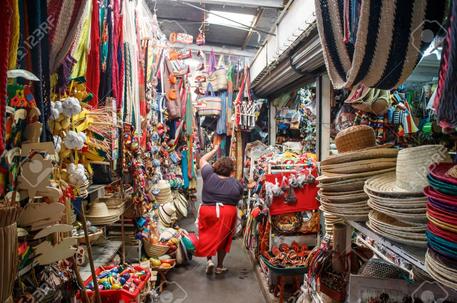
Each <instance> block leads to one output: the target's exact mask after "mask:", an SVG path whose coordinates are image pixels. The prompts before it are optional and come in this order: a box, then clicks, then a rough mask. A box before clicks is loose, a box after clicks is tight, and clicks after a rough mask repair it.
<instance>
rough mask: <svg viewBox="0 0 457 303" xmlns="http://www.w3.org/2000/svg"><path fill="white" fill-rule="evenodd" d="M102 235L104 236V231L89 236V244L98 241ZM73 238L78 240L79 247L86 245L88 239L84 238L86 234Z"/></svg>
mask: <svg viewBox="0 0 457 303" xmlns="http://www.w3.org/2000/svg"><path fill="white" fill-rule="evenodd" d="M101 235H103V230H101V229H100V230H98V231H97V232H95V233H91V234H89V243H93V242H95V241H97V240H98V239H99V238H100V237H101ZM73 238H75V239H77V240H78V244H79V245H81V244H86V237H85V236H84V234H83V235H81V236H74V237H73Z"/></svg>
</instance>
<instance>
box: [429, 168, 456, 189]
mask: <svg viewBox="0 0 457 303" xmlns="http://www.w3.org/2000/svg"><path fill="white" fill-rule="evenodd" d="M455 166H456V165H455V164H453V163H438V164H432V165H430V167H429V172H430V174H431V175H432V177H433V178H434V179H437V180H439V181H441V182H445V183H449V184H453V185H456V186H457V178H454V177H453V176H451V175H449V174H448V172H449V171H450V170H451V169H452V168H453V167H455Z"/></svg>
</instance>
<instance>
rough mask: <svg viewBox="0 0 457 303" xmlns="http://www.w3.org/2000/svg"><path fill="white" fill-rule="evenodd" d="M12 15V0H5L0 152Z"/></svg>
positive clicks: (0, 21)
mask: <svg viewBox="0 0 457 303" xmlns="http://www.w3.org/2000/svg"><path fill="white" fill-rule="evenodd" d="M12 17H13V0H7V1H6V5H4V6H3V7H2V9H1V10H0V33H2V34H1V35H0V44H1V45H3V47H1V48H0V154H2V153H3V151H4V150H5V123H6V121H5V119H6V117H5V115H6V96H7V90H6V85H7V76H6V72H7V71H8V59H9V47H8V46H9V45H10V42H11V25H12V23H13V22H11V19H12Z"/></svg>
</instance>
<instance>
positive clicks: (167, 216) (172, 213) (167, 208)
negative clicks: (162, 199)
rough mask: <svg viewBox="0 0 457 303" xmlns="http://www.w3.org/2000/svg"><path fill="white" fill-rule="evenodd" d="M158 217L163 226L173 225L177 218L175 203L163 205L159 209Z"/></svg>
mask: <svg viewBox="0 0 457 303" xmlns="http://www.w3.org/2000/svg"><path fill="white" fill-rule="evenodd" d="M158 215H159V219H160V221H161V222H162V223H163V225H165V226H169V225H171V224H172V223H173V222H174V218H175V217H176V208H175V206H174V204H173V202H168V203H164V204H161V205H160V206H159V209H158Z"/></svg>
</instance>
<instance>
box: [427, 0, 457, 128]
mask: <svg viewBox="0 0 457 303" xmlns="http://www.w3.org/2000/svg"><path fill="white" fill-rule="evenodd" d="M451 2H452V6H451V10H450V16H449V20H450V25H449V28H448V31H447V35H446V39H445V41H444V46H443V52H442V56H441V65H440V73H439V80H438V88H437V90H436V97H435V100H434V104H433V105H434V108H435V110H436V112H437V114H438V119H439V121H440V126H441V127H443V128H453V129H455V128H457V86H456V83H457V82H456V81H457V75H456V72H457V20H456V18H457V3H456V1H451Z"/></svg>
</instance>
